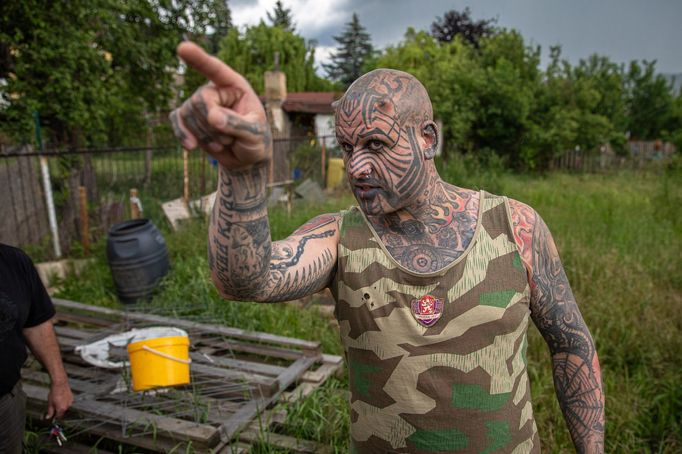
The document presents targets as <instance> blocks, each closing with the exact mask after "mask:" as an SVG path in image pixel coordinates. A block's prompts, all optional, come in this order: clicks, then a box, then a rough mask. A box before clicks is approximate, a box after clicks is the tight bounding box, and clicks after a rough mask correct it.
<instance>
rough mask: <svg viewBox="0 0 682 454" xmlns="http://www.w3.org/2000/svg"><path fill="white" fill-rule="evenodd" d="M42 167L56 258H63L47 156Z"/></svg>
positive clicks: (42, 160) (42, 157) (43, 157)
mask: <svg viewBox="0 0 682 454" xmlns="http://www.w3.org/2000/svg"><path fill="white" fill-rule="evenodd" d="M40 169H41V170H42V172H43V186H44V189H45V202H46V203H47V216H48V219H49V221H50V232H51V233H52V245H53V246H54V255H55V258H61V256H62V249H61V247H60V246H59V230H58V229H57V215H56V214H55V210H54V199H53V198H52V183H51V182H50V168H49V167H48V165H47V157H45V156H41V157H40Z"/></svg>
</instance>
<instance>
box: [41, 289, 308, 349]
mask: <svg viewBox="0 0 682 454" xmlns="http://www.w3.org/2000/svg"><path fill="white" fill-rule="evenodd" d="M52 301H53V303H54V304H55V306H57V308H62V307H64V308H69V309H80V310H89V311H92V312H95V313H98V314H104V315H119V316H125V317H127V318H128V319H129V320H142V321H147V322H154V323H161V324H172V325H173V326H177V327H179V328H187V329H191V328H194V327H201V328H202V329H205V330H210V331H212V332H214V333H218V334H223V335H225V336H229V337H236V338H240V339H246V340H250V341H257V342H267V343H275V344H282V345H286V346H289V347H293V348H298V349H301V350H303V351H304V352H305V353H306V354H307V355H313V356H314V355H317V354H320V343H319V342H311V341H306V340H303V339H296V338H292V337H284V336H278V335H275V334H269V333H261V332H256V331H246V330H242V329H239V328H233V327H227V326H220V325H211V324H204V323H196V322H192V321H189V320H182V319H176V318H168V317H163V316H160V315H152V314H139V313H134V312H127V313H125V312H122V311H118V310H115V309H109V308H105V307H99V306H89V305H87V304H83V303H78V302H75V301H68V300H63V299H59V298H53V300H52Z"/></svg>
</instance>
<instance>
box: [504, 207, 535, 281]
mask: <svg viewBox="0 0 682 454" xmlns="http://www.w3.org/2000/svg"><path fill="white" fill-rule="evenodd" d="M509 211H510V214H511V222H512V228H513V230H514V241H515V242H516V245H517V246H518V248H519V254H521V260H522V261H523V263H524V265H525V266H526V270H527V271H528V274H529V276H530V275H532V270H533V267H532V265H533V260H532V258H533V250H532V244H533V228H534V227H535V223H536V220H537V218H538V216H537V213H536V212H535V210H533V209H532V208H531V207H529V206H528V205H526V204H525V203H522V202H519V201H518V200H514V199H509Z"/></svg>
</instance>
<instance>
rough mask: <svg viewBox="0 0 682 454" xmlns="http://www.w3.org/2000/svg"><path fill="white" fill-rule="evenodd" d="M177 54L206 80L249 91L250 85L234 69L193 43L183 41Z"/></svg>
mask: <svg viewBox="0 0 682 454" xmlns="http://www.w3.org/2000/svg"><path fill="white" fill-rule="evenodd" d="M177 54H178V56H179V57H180V58H182V59H183V60H184V61H185V62H186V63H187V64H188V65H189V66H191V67H192V68H194V69H196V70H197V71H199V72H200V73H201V74H203V75H204V76H206V78H207V79H208V80H210V81H211V82H213V83H214V84H216V85H218V86H226V85H229V86H234V87H238V88H242V89H251V85H249V83H248V82H247V81H246V79H244V77H243V76H242V75H241V74H239V73H238V72H237V71H235V70H234V69H232V68H230V67H229V66H228V65H226V64H225V63H224V62H222V61H221V60H219V59H217V58H216V57H214V56H212V55H209V54H208V53H206V51H205V50H204V49H202V48H201V47H199V46H197V45H196V44H194V43H193V42H190V41H184V42H182V43H180V44H179V45H178V47H177Z"/></svg>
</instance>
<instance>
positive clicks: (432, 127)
mask: <svg viewBox="0 0 682 454" xmlns="http://www.w3.org/2000/svg"><path fill="white" fill-rule="evenodd" d="M421 135H422V139H424V142H425V146H424V157H425V158H426V159H433V157H434V156H436V150H437V149H438V126H437V125H436V123H434V122H433V121H431V120H429V121H425V122H424V123H422V126H421Z"/></svg>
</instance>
